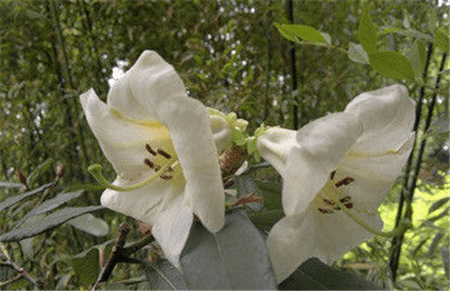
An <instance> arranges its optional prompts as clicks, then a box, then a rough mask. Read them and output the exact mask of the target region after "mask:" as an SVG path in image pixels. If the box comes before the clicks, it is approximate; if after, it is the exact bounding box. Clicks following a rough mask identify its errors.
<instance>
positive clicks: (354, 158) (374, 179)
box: [336, 132, 414, 212]
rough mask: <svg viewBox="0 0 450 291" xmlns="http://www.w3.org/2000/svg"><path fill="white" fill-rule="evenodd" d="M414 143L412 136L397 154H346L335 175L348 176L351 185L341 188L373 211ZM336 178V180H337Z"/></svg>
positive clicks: (411, 134)
mask: <svg viewBox="0 0 450 291" xmlns="http://www.w3.org/2000/svg"><path fill="white" fill-rule="evenodd" d="M413 143H414V133H412V132H410V137H409V139H408V140H407V141H406V142H405V144H404V145H403V146H402V147H401V148H400V149H399V150H398V151H397V152H389V153H386V154H384V155H375V154H374V155H369V154H367V155H360V154H355V153H354V152H349V154H348V156H347V158H346V159H345V160H344V161H343V162H342V163H341V164H340V165H339V168H338V170H337V172H338V173H339V174H340V175H343V177H347V176H348V177H352V178H353V179H354V182H353V183H352V184H351V185H349V186H347V187H344V188H341V189H342V190H343V191H348V192H347V195H348V196H350V197H352V198H354V199H355V200H354V201H355V202H356V203H357V204H360V205H365V207H367V209H368V211H372V212H373V211H376V209H378V207H379V206H380V204H381V202H382V201H383V198H384V197H385V195H386V194H387V192H388V191H389V189H390V187H391V186H392V184H394V181H395V179H396V178H397V177H398V175H399V174H400V172H401V169H402V168H403V166H404V164H405V162H406V160H407V159H408V156H409V154H410V152H411V150H412V147H413ZM338 179H339V178H336V180H338Z"/></svg>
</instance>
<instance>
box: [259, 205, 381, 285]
mask: <svg viewBox="0 0 450 291" xmlns="http://www.w3.org/2000/svg"><path fill="white" fill-rule="evenodd" d="M362 217H363V218H364V219H365V221H367V222H369V223H370V224H371V225H372V226H374V227H375V228H377V229H381V228H382V225H383V223H382V221H381V219H380V217H379V216H378V215H377V214H375V215H370V216H369V215H365V216H362ZM372 236H373V235H372V234H371V233H369V232H367V231H366V230H365V229H364V228H362V227H361V226H359V225H358V224H356V223H355V222H354V221H353V220H352V219H351V218H349V217H348V216H347V215H345V214H344V213H336V212H335V213H333V214H322V213H319V212H318V211H316V210H315V209H313V208H312V207H309V208H308V209H307V210H306V211H305V212H303V213H300V214H296V215H292V216H286V217H284V218H283V219H281V220H280V221H279V222H278V223H277V224H275V226H274V227H273V228H272V230H271V231H270V233H269V237H268V239H267V245H268V248H269V254H270V257H271V261H272V262H273V267H274V271H275V276H276V277H277V280H278V282H282V281H283V280H284V279H286V278H287V277H288V276H289V275H290V274H291V273H292V272H294V271H295V270H296V269H297V268H298V267H299V266H300V265H301V264H302V263H303V262H304V261H306V260H307V259H309V258H311V257H317V258H319V259H320V260H322V261H324V262H325V263H328V264H329V263H332V262H333V261H335V260H336V259H337V258H339V257H340V256H342V255H343V254H345V253H346V252H348V251H349V250H351V249H352V248H353V247H354V246H356V245H358V244H360V243H362V242H363V241H365V240H367V239H369V238H371V237H372Z"/></svg>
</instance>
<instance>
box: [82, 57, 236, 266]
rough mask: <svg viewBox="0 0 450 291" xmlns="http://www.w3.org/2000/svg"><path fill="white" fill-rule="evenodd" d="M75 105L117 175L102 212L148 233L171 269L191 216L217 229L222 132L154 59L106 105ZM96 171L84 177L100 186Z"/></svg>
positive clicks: (225, 137)
mask: <svg viewBox="0 0 450 291" xmlns="http://www.w3.org/2000/svg"><path fill="white" fill-rule="evenodd" d="M80 99H81V104H82V107H83V110H84V112H85V115H86V118H87V120H88V122H89V125H90V127H91V129H92V131H93V132H94V135H95V136H96V138H97V139H98V142H99V144H100V146H101V148H102V150H103V153H104V154H105V156H106V157H107V159H108V160H109V161H110V162H111V164H112V165H113V167H114V169H115V171H116V172H117V178H116V180H115V181H114V182H113V183H112V184H109V186H107V187H108V189H106V190H105V191H104V192H103V194H102V197H101V203H102V205H104V206H106V207H108V208H110V209H112V210H115V211H117V212H120V213H123V214H126V215H129V216H132V217H134V218H136V219H139V220H141V221H143V222H145V223H147V224H149V225H151V226H152V227H153V228H152V233H153V235H154V236H155V238H156V240H157V241H158V242H159V243H160V245H161V247H162V249H163V250H164V252H165V255H166V257H167V258H168V259H169V260H170V261H171V262H172V263H173V264H174V265H176V266H178V265H179V256H180V254H181V251H182V249H183V247H184V244H185V242H186V239H187V237H188V234H189V230H190V227H191V224H192V221H193V215H194V214H195V215H196V216H197V217H198V218H199V219H200V220H201V222H202V223H203V225H204V226H205V227H206V228H207V229H208V230H210V231H212V232H216V231H218V230H220V229H221V228H222V226H223V224H224V206H225V205H224V190H223V185H222V180H221V173H220V167H219V160H218V151H220V150H222V149H223V148H225V147H226V146H227V145H228V144H229V143H230V141H231V139H232V130H231V128H230V126H229V124H228V123H227V121H226V120H225V119H224V118H222V117H221V116H219V115H215V116H211V117H210V116H209V114H208V111H207V109H206V107H205V106H204V105H203V104H201V103H200V102H199V101H197V100H195V99H192V98H189V97H188V96H187V95H186V91H185V87H184V84H183V82H182V80H181V79H180V77H179V76H178V75H177V73H176V72H175V70H174V68H173V67H172V66H171V65H169V64H168V63H166V62H165V61H164V60H163V59H162V58H161V57H160V56H159V55H158V54H157V53H155V52H153V51H145V52H144V53H142V55H141V56H140V57H139V59H138V60H137V62H136V63H135V64H134V65H133V67H132V68H131V69H130V70H129V71H128V72H127V73H126V74H125V75H124V76H123V77H122V78H121V79H120V80H118V81H117V82H115V83H114V85H113V86H112V87H111V90H110V92H109V94H108V98H107V103H106V104H105V103H103V102H102V101H100V100H99V98H98V97H97V95H96V94H95V92H94V90H93V89H90V90H89V91H88V92H86V93H84V94H82V95H81V96H80ZM99 168H100V166H98V167H92V168H91V170H92V172H95V171H94V170H96V174H97V178H98V179H99V180H102V179H103V178H102V177H100V178H99V176H101V174H100V173H98V172H99ZM106 183H107V182H104V184H106Z"/></svg>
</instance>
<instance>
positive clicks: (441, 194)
mask: <svg viewBox="0 0 450 291" xmlns="http://www.w3.org/2000/svg"><path fill="white" fill-rule="evenodd" d="M365 2H367V3H365ZM444 2H445V1H444ZM447 2H448V1H447ZM439 3H440V2H439ZM285 4H286V3H285V1H281V0H280V1H278V0H270V1H269V0H268V1H252V0H229V1H225V0H216V1H200V0H192V1H181V0H179V1H176V0H174V1H169V0H165V1H164V0H154V1H150V0H148V1H147V0H146V1H144V0H135V1H119V0H111V1H101V0H72V1H66V0H64V1H55V0H47V1H32V0H3V1H0V15H2V17H1V18H0V32H1V34H0V35H1V36H0V45H1V47H0V180H1V181H10V182H20V179H19V178H18V176H16V173H17V171H20V172H21V173H23V175H24V176H25V177H26V178H28V181H27V182H28V186H29V187H30V188H34V187H37V186H38V185H43V184H44V183H48V182H49V181H51V180H52V179H53V178H54V176H55V171H54V169H55V168H56V166H57V165H64V167H65V174H64V176H63V177H62V178H61V180H60V181H59V184H58V186H57V187H56V191H53V192H52V193H50V195H49V196H48V197H47V198H51V197H53V196H55V195H56V194H55V193H60V192H61V189H67V188H77V185H82V184H83V185H86V184H94V182H93V180H92V179H91V178H90V177H89V175H88V174H87V172H86V168H87V166H88V165H90V164H93V163H102V164H104V165H105V166H107V165H108V163H107V160H106V159H105V158H104V156H103V154H102V153H101V150H100V148H99V146H98V144H97V141H96V139H95V138H94V136H93V134H92V133H91V131H90V129H89V127H88V125H87V122H86V120H85V119H84V115H83V112H82V110H81V106H80V103H79V101H78V96H79V95H80V94H81V93H83V92H85V91H87V90H88V89H89V88H91V87H92V88H94V89H95V91H96V92H97V94H98V95H99V96H100V98H102V99H103V100H106V96H107V93H108V88H109V82H110V81H111V80H112V79H113V75H112V73H113V70H118V69H119V68H120V69H122V70H126V69H128V68H129V67H130V66H131V65H132V64H133V63H134V61H135V60H136V59H137V57H138V56H139V55H140V54H141V53H142V51H144V50H146V49H149V50H155V51H157V52H158V53H159V54H160V55H161V56H162V57H163V58H164V59H165V60H166V61H167V62H169V63H171V64H173V66H174V67H175V69H176V70H177V72H178V73H179V74H180V76H181V78H182V79H183V81H184V82H185V84H186V87H187V89H188V92H189V95H190V96H191V97H193V98H196V99H199V100H200V101H202V102H204V103H205V104H206V105H207V106H211V107H214V108H216V109H219V110H222V111H224V112H225V113H228V112H231V111H235V112H236V113H237V114H238V116H239V117H240V118H245V119H247V120H248V121H249V122H250V124H249V130H250V131H253V130H254V129H255V128H257V127H258V126H259V125H260V124H261V123H262V122H265V124H267V125H272V126H275V125H280V126H282V127H286V128H294V120H295V119H294V117H293V107H294V106H298V108H299V112H298V120H299V124H298V126H302V125H305V124H306V123H308V122H309V121H311V120H313V119H315V118H318V117H320V116H323V115H325V114H327V113H329V112H335V111H340V110H343V109H344V108H345V106H346V104H347V103H348V102H349V101H350V100H351V99H352V98H353V97H355V96H356V95H358V94H359V93H361V92H364V91H370V90H374V89H378V88H381V87H383V86H387V85H390V84H392V83H394V82H395V80H392V79H389V78H386V77H384V76H382V75H380V74H379V73H378V72H377V71H375V70H374V69H372V68H371V67H370V66H368V65H366V64H364V62H365V61H364V58H362V59H358V60H359V62H355V61H352V60H351V59H349V56H348V55H347V54H346V53H345V51H353V50H356V51H357V50H358V46H356V45H355V44H356V43H361V44H362V45H363V46H366V47H369V48H370V50H372V49H374V47H376V48H377V49H378V51H393V52H398V53H402V54H404V55H408V52H410V51H412V47H413V46H417V50H416V51H418V52H421V55H420V56H418V58H419V59H423V57H424V55H423V52H424V49H425V47H426V46H427V45H428V44H430V43H431V44H434V54H432V56H431V60H430V70H429V73H428V78H427V79H424V80H423V82H424V83H425V84H427V85H428V86H434V80H435V79H436V77H437V76H438V75H441V76H442V78H443V79H442V81H441V91H439V92H440V94H439V95H438V98H437V100H438V102H437V104H436V107H435V109H434V113H435V117H434V118H433V123H432V127H431V129H432V130H429V131H428V132H427V135H428V143H427V147H426V151H425V158H424V161H423V167H422V171H421V172H420V176H419V178H420V184H419V186H418V187H419V191H418V193H416V201H414V204H413V207H414V219H417V220H416V221H415V226H416V230H413V231H411V232H409V233H408V235H407V238H406V241H405V242H404V244H405V245H406V249H405V250H404V256H403V257H402V259H401V264H400V268H399V277H398V278H399V279H398V281H397V283H396V284H397V285H394V283H392V282H389V280H388V279H387V278H388V277H389V274H388V273H389V272H388V267H387V265H386V263H385V262H386V260H387V258H388V257H389V248H390V246H389V244H390V242H389V241H388V240H383V239H380V238H376V239H374V240H371V241H370V242H368V243H367V244H365V245H363V246H361V247H360V248H358V249H356V250H355V251H353V253H351V254H349V255H347V256H346V257H345V258H344V259H343V260H341V261H339V262H338V263H337V265H338V266H341V267H345V268H353V270H355V272H360V273H362V274H364V275H366V276H367V278H369V279H372V280H374V281H378V282H383V283H382V285H384V286H387V287H394V286H397V287H398V288H404V289H439V288H441V289H442V288H445V287H446V286H448V281H447V280H448V269H446V273H445V272H444V267H445V262H447V263H448V253H449V242H448V239H449V236H448V232H446V231H445V230H446V229H447V230H448V209H449V204H448V201H447V202H445V200H442V199H445V198H446V197H448V183H449V180H448V148H449V147H450V142H449V137H448V113H449V112H448V110H449V103H448V99H449V98H448V94H442V93H441V92H448V89H449V87H448V79H449V75H448V63H447V64H446V66H445V68H444V70H443V71H441V72H439V69H438V68H439V62H440V59H441V56H442V53H443V52H444V51H443V49H444V50H445V49H446V48H447V49H448V32H446V30H445V29H444V28H445V27H447V26H448V19H449V18H448V17H449V16H448V13H449V10H448V6H445V5H444V6H437V5H436V3H435V1H408V0H403V1H402V0H399V1H389V0H378V1H356V0H355V1H345V2H344V1H331V0H330V1H325V0H324V1H319V0H317V1H313V0H305V1H300V0H299V1H294V22H295V23H297V24H302V25H307V26H310V27H313V28H315V29H317V30H318V31H320V32H324V33H327V34H328V35H330V36H331V40H332V41H331V46H330V47H323V46H317V45H313V44H310V43H307V42H305V43H301V44H295V48H296V52H297V61H296V65H297V69H298V71H297V81H298V88H297V91H295V92H292V85H291V81H292V80H291V78H292V76H291V74H290V69H289V63H290V61H291V60H290V58H289V50H290V48H291V46H292V45H293V44H291V43H290V42H289V41H287V40H286V39H285V38H284V37H283V36H282V35H281V34H280V33H279V31H278V30H277V28H276V27H275V24H274V23H275V22H276V23H281V24H288V23H289V21H288V17H287V13H286V7H285V6H286V5H285ZM364 4H365V5H366V7H367V10H364ZM447 5H448V3H447ZM364 11H365V12H364ZM363 15H365V16H363ZM367 15H370V17H371V19H372V21H373V23H372V24H373V25H374V26H375V28H374V29H378V32H379V34H378V37H376V38H375V39H369V40H364V39H360V36H361V35H360V34H359V33H358V29H359V24H360V20H361V18H362V17H366V16H367ZM364 19H365V21H366V20H367V18H364ZM372 24H370V23H369V24H368V27H369V28H367V29H368V30H369V31H371V29H372V28H373V27H372V26H371V25H372ZM371 27H372V28H371ZM446 44H447V46H446ZM414 73H415V75H414V77H412V76H411V78H410V80H409V81H405V82H403V81H401V82H403V83H404V84H405V85H407V86H408V87H409V89H410V93H411V97H412V98H415V99H417V98H418V96H419V95H418V94H419V90H418V83H417V79H418V77H420V76H421V75H420V74H419V75H417V72H414ZM414 80H415V81H414ZM431 93H432V91H431V90H428V91H427V92H426V95H425V99H426V100H428V99H427V98H429V96H430V95H431ZM423 112H424V115H423V116H425V113H426V112H427V109H426V108H425V107H424V108H423ZM420 137H422V136H421V135H420ZM108 167H109V168H106V169H105V171H106V173H107V174H108V175H109V177H111V180H112V177H113V175H114V172H113V170H112V168H111V167H110V166H109V165H108ZM443 176H446V177H445V178H444V177H443ZM259 178H264V179H266V180H272V181H273V180H276V179H278V178H277V177H274V176H273V172H270V175H269V174H266V173H262V174H261V175H259ZM446 185H447V186H446ZM399 188H400V185H398V186H397V187H396V188H393V189H392V191H391V192H392V193H391V195H390V196H389V197H388V199H387V200H386V203H385V206H384V207H383V208H382V209H381V212H382V214H383V215H385V216H384V221H386V224H387V228H388V229H391V227H392V226H393V225H392V224H391V223H393V218H392V217H394V216H395V215H396V206H395V205H394V203H395V202H397V200H398V195H399ZM12 193H16V192H15V190H11V189H4V190H2V191H0V201H2V200H4V199H5V198H6V197H7V196H8V195H11V194H12ZM98 194H99V192H98V191H90V192H89V193H88V194H87V195H83V196H82V197H81V198H80V199H77V201H76V202H71V206H88V205H97V204H99V195H98ZM33 199H34V200H33ZM33 199H32V200H31V201H30V200H27V201H26V202H24V203H21V204H20V205H19V206H17V207H14V208H13V209H10V210H8V215H3V214H2V216H1V217H0V234H1V233H4V232H6V231H7V230H8V229H10V227H11V226H12V225H13V221H16V220H18V219H19V218H20V217H22V216H23V215H24V214H25V213H26V212H28V211H29V210H30V209H32V207H33V205H35V204H36V203H37V201H39V199H40V198H39V197H37V198H33ZM438 201H444V202H441V203H442V205H441V206H440V207H439V208H436V210H434V211H430V208H431V207H433V206H432V205H436V204H435V203H438ZM435 207H437V206H435ZM438 214H439V215H440V214H442V216H441V217H440V218H437V219H436V220H432V221H431V222H430V219H431V218H432V217H434V215H438ZM101 217H102V218H103V219H104V220H106V221H107V222H108V223H109V224H110V225H111V231H110V234H109V235H108V236H105V237H95V236H93V235H88V234H86V233H84V232H82V231H80V230H77V229H74V228H72V227H70V226H67V225H66V226H64V227H61V228H58V229H57V231H53V232H47V233H46V234H45V235H43V236H41V237H36V238H31V239H29V240H27V241H22V242H21V243H20V244H10V245H8V247H7V249H8V252H9V253H10V255H11V256H12V258H13V259H15V260H16V261H19V262H21V264H22V267H24V268H25V269H26V270H28V271H29V272H30V273H31V274H32V275H33V276H34V277H36V278H41V279H42V280H44V281H45V284H46V285H45V286H46V288H47V289H55V288H58V289H82V288H84V287H83V284H82V282H83V281H82V280H80V279H79V278H77V277H76V276H74V274H75V273H74V271H73V269H72V267H71V264H70V260H69V259H70V257H72V256H74V255H76V254H78V253H81V252H83V251H84V250H88V249H89V248H91V247H92V246H93V245H97V244H101V243H104V242H106V241H108V240H110V239H111V238H114V237H115V236H116V235H117V225H118V224H119V222H120V221H123V220H127V219H128V220H129V221H132V220H131V219H129V218H125V217H123V216H120V215H118V214H114V213H112V212H104V213H103V212H102V213H101ZM446 223H447V224H446ZM134 224H135V225H136V222H134ZM135 236H136V237H138V236H139V234H137V233H136V234H135ZM445 258H446V260H447V261H446V260H445ZM358 264H359V265H358ZM380 266H381V267H380ZM136 269H138V267H136V266H134V265H127V266H125V267H123V268H122V269H121V270H120V273H119V275H118V277H119V278H131V277H133V276H134V277H136ZM0 271H1V272H0V289H1V288H6V289H23V288H27V289H29V288H31V287H32V286H31V285H30V284H29V283H28V282H27V281H25V280H15V281H13V282H12V283H10V284H3V283H2V282H5V281H8V280H11V278H14V276H15V275H14V274H13V273H11V272H10V271H5V269H4V268H0ZM123 286H125V285H120V287H123ZM138 286H141V287H142V285H138ZM135 287H136V286H135Z"/></svg>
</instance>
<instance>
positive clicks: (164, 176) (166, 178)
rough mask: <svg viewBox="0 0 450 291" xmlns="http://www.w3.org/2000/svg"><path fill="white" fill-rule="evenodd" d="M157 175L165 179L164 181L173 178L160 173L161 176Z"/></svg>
mask: <svg viewBox="0 0 450 291" xmlns="http://www.w3.org/2000/svg"><path fill="white" fill-rule="evenodd" d="M159 177H160V178H161V179H163V180H165V181H167V180H170V179H172V178H173V177H172V176H166V175H162V176H159Z"/></svg>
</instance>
